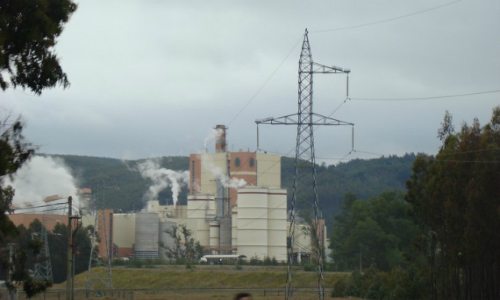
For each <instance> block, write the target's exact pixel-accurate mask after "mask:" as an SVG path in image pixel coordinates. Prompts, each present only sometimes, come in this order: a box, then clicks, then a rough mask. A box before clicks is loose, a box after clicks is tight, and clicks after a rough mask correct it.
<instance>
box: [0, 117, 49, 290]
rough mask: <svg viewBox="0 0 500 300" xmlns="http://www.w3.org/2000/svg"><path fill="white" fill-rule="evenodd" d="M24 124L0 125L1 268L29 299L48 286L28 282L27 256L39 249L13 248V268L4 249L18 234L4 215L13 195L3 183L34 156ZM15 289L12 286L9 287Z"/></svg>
mask: <svg viewBox="0 0 500 300" xmlns="http://www.w3.org/2000/svg"><path fill="white" fill-rule="evenodd" d="M22 130H23V124H22V122H21V121H20V120H16V121H14V122H13V123H12V124H9V118H6V119H4V121H2V122H0V132H1V134H0V249H1V250H2V251H0V266H1V267H2V268H0V269H1V270H4V271H6V272H8V271H9V270H11V271H12V278H11V279H12V281H14V282H18V283H22V284H23V288H24V290H25V292H26V293H27V294H28V295H34V293H37V292H40V291H43V290H45V288H46V287H48V286H50V283H47V282H40V281H36V280H33V279H31V277H30V273H29V270H28V268H27V267H26V262H27V255H28V254H29V253H32V252H36V251H39V249H40V245H37V244H35V243H29V242H26V243H25V244H24V245H22V246H21V245H20V244H15V245H14V253H13V264H12V265H10V264H9V251H8V248H7V245H8V244H9V243H14V242H15V239H16V238H18V236H19V234H20V232H19V230H18V229H17V228H16V227H15V226H14V224H13V223H12V222H11V221H10V220H9V218H8V217H7V214H8V213H10V212H11V209H10V206H11V205H12V200H13V198H14V193H15V191H14V190H13V189H12V187H10V186H5V185H4V182H3V179H4V178H5V177H6V176H12V174H14V173H15V172H16V171H17V170H18V169H19V168H20V167H21V166H22V164H23V163H25V162H26V161H27V160H28V159H29V158H30V157H31V156H32V155H33V153H34V151H35V148H34V147H33V146H32V145H31V144H30V143H28V142H26V141H25V139H24V136H23V134H22ZM9 287H10V288H14V286H13V285H9Z"/></svg>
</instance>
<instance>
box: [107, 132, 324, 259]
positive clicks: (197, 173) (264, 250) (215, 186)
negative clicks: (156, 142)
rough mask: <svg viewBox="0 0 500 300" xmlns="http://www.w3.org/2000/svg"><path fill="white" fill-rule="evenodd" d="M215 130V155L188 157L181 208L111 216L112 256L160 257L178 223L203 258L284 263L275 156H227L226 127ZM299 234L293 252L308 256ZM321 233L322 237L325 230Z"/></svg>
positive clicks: (155, 204) (282, 206) (153, 205)
mask: <svg viewBox="0 0 500 300" xmlns="http://www.w3.org/2000/svg"><path fill="white" fill-rule="evenodd" d="M216 129H217V130H218V131H219V132H220V134H219V136H218V138H217V140H216V146H215V150H216V152H215V153H202V154H191V155H190V166H189V172H190V174H189V181H190V182H189V195H188V198H187V205H177V206H173V205H165V206H163V205H160V204H159V201H149V202H148V205H147V208H146V212H142V213H136V214H114V216H113V219H114V225H115V226H114V229H113V241H114V243H115V244H116V246H117V248H118V251H117V252H118V253H117V255H118V256H131V253H134V256H135V257H136V258H166V256H165V252H166V251H165V250H164V249H163V248H162V247H161V246H160V245H165V246H172V243H173V241H172V240H171V237H170V236H169V235H168V234H167V233H166V231H167V230H168V229H170V228H172V227H173V226H175V225H178V224H184V225H186V227H187V228H188V229H189V230H191V232H192V236H193V238H194V239H195V240H196V241H199V242H200V244H201V245H202V246H203V247H204V249H205V251H206V253H207V254H238V255H244V256H246V257H247V258H248V259H250V258H258V259H264V258H266V257H269V258H275V259H276V260H278V261H286V259H287V249H286V244H287V229H288V226H289V225H288V223H287V191H286V190H284V189H281V156H279V155H276V154H267V153H256V152H244V151H239V152H227V151H226V139H225V136H226V131H225V130H226V128H225V127H224V126H223V125H218V126H217V127H216ZM299 226H300V225H299ZM325 229H326V228H325ZM305 232H307V230H303V229H298V230H296V233H298V237H296V241H297V242H298V243H297V245H296V247H295V248H296V249H295V250H294V252H296V253H306V252H310V249H311V247H310V244H311V238H310V237H308V236H307V234H304V233H305ZM323 235H324V238H326V230H323ZM132 237H133V238H132ZM299 256H300V255H299ZM299 259H300V258H299Z"/></svg>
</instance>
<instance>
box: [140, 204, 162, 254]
mask: <svg viewBox="0 0 500 300" xmlns="http://www.w3.org/2000/svg"><path fill="white" fill-rule="evenodd" d="M158 242H159V218H158V214H157V213H149V212H141V213H138V214H136V216H135V245H134V254H135V257H136V258H138V259H157V258H158V257H159V253H158V251H159V243H158Z"/></svg>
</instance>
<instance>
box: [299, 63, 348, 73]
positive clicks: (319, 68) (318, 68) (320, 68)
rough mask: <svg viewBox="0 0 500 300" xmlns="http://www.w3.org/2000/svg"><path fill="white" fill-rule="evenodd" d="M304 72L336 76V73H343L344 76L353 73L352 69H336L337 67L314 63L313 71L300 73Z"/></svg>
mask: <svg viewBox="0 0 500 300" xmlns="http://www.w3.org/2000/svg"><path fill="white" fill-rule="evenodd" d="M300 72H304V73H311V72H312V73H315V74H335V73H343V74H349V73H350V72H351V70H350V69H345V68H341V67H336V66H331V67H329V66H325V65H322V64H318V63H315V62H313V63H312V71H299V73H300Z"/></svg>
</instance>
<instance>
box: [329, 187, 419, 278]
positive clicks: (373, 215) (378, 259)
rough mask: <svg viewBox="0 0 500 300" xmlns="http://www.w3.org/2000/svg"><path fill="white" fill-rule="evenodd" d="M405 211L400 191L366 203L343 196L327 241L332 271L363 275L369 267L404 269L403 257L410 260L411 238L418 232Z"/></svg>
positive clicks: (404, 261)
mask: <svg viewBox="0 0 500 300" xmlns="http://www.w3.org/2000/svg"><path fill="white" fill-rule="evenodd" d="M407 208H408V204H407V203H406V202H405V200H404V198H403V194H402V193H400V192H386V193H382V194H381V195H380V196H377V197H373V198H371V199H369V200H367V201H360V200H359V199H357V198H356V196H355V195H354V194H347V195H346V196H345V200H344V204H343V205H342V206H341V209H340V214H339V215H338V216H337V217H335V222H334V226H333V231H332V238H331V239H330V248H331V249H332V253H331V258H332V259H333V261H334V262H335V265H334V267H335V269H337V270H342V271H346V270H356V269H359V271H360V272H363V270H364V269H367V268H368V267H370V266H372V267H375V268H377V269H379V270H384V271H390V269H391V267H394V266H403V267H405V266H407V265H408V261H407V260H406V258H405V257H409V256H412V257H414V255H415V254H414V252H415V250H414V249H413V244H412V239H413V238H414V237H415V236H416V235H418V234H419V232H420V231H419V228H418V225H417V224H416V223H415V221H414V220H413V218H412V217H411V216H409V215H408V214H407V213H406V211H407Z"/></svg>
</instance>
